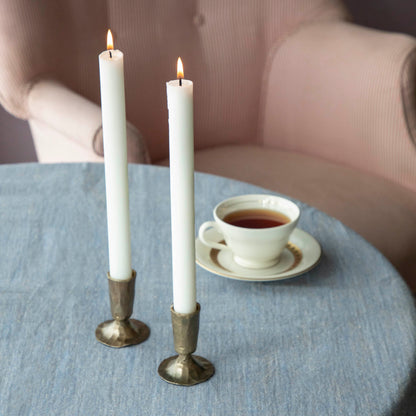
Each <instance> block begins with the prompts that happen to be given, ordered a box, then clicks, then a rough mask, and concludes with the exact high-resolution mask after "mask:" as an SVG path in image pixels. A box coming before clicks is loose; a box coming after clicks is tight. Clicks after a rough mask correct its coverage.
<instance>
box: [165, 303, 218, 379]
mask: <svg viewBox="0 0 416 416" xmlns="http://www.w3.org/2000/svg"><path fill="white" fill-rule="evenodd" d="M200 310H201V306H200V305H199V303H197V304H196V311H195V312H192V313H177V312H175V310H174V309H173V305H172V306H171V307H170V312H171V316H172V329H173V343H174V346H175V351H176V352H177V353H178V354H179V355H175V356H173V357H170V358H167V359H166V360H163V361H162V362H161V363H160V365H159V369H158V373H159V375H160V377H162V379H163V380H165V381H167V382H168V383H171V384H177V385H180V386H193V385H194V384H198V383H203V382H204V381H206V380H208V379H209V378H211V377H212V376H213V375H214V372H215V368H214V366H213V365H212V364H211V363H210V362H209V361H208V360H206V359H205V358H202V357H199V356H197V355H192V353H193V352H195V351H196V345H197V342H198V330H199V312H200Z"/></svg>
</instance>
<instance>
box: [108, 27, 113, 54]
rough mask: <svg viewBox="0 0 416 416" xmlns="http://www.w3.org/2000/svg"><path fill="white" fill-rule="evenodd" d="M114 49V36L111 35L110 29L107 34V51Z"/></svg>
mask: <svg viewBox="0 0 416 416" xmlns="http://www.w3.org/2000/svg"><path fill="white" fill-rule="evenodd" d="M113 49H114V43H113V35H112V33H111V30H110V29H108V32H107V50H113Z"/></svg>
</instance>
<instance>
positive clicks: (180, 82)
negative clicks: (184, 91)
mask: <svg viewBox="0 0 416 416" xmlns="http://www.w3.org/2000/svg"><path fill="white" fill-rule="evenodd" d="M179 86H180V87H182V78H179Z"/></svg>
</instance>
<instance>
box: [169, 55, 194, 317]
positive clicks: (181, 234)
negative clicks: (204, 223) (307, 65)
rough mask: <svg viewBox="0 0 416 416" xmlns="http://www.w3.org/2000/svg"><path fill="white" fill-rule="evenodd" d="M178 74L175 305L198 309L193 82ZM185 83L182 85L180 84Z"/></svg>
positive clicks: (174, 89)
mask: <svg viewBox="0 0 416 416" xmlns="http://www.w3.org/2000/svg"><path fill="white" fill-rule="evenodd" d="M181 65H182V63H181V61H180V58H179V59H178V78H180V81H179V79H177V80H174V81H169V82H167V83H166V90H167V97H168V110H169V160H170V196H171V224H172V272H173V307H174V309H175V311H176V312H178V313H192V312H194V311H195V310H196V284H195V223H194V221H195V212H194V120H193V83H192V81H188V80H183V79H182V78H183V69H182V72H180V69H181V68H180V66H181ZM180 84H181V85H180Z"/></svg>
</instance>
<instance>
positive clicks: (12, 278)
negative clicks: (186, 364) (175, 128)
mask: <svg viewBox="0 0 416 416" xmlns="http://www.w3.org/2000/svg"><path fill="white" fill-rule="evenodd" d="M129 180H130V210H131V229H132V257H133V267H134V268H135V269H136V271H137V274H138V277H137V280H136V297H135V304H134V313H133V317H134V318H136V319H140V320H142V321H143V322H145V323H147V324H148V325H149V326H150V328H151V335H150V338H149V339H148V340H147V341H146V342H145V343H143V344H141V345H138V346H133V347H128V348H123V349H112V348H108V347H105V346H104V345H102V344H100V343H98V342H97V341H96V339H95V335H94V332H95V328H96V326H97V325H98V324H99V323H100V322H102V321H104V320H106V319H110V318H111V314H110V307H109V300H108V285H107V277H106V272H107V270H108V255H107V228H106V207H105V184H104V167H103V165H100V164H66V165H65V164H64V165H37V164H28V165H9V166H1V167H0V316H1V323H0V328H1V332H0V415H2V416H3V415H4V416H6V415H7V416H9V415H36V416H40V415H60V416H63V415H71V416H74V415H152V416H156V415H181V416H186V415H227V416H228V415H255V414H262V415H299V416H308V415H311V416H312V415H313V416H324V415H331V416H333V415H354V416H355V415H390V414H400V415H401V414H403V415H405V414H409V415H414V414H416V410H415V409H416V406H415V387H414V386H415V383H416V381H415V368H416V364H415V352H416V345H415V334H416V314H415V307H414V303H413V299H412V297H411V295H410V293H409V291H408V290H407V288H406V286H405V284H404V283H403V281H402V279H401V278H400V276H399V275H398V274H397V272H396V271H395V270H394V269H393V267H392V266H391V265H390V264H389V263H388V262H387V261H386V259H385V258H384V257H383V256H382V255H381V254H380V253H379V252H378V251H376V250H375V249H374V248H373V247H372V246H370V245H369V244H368V243H366V242H365V241H364V240H363V239H361V238H360V237H359V236H358V235H356V234H355V233H354V232H352V231H351V230H350V229H348V228H347V227H345V226H344V225H343V224H341V223H340V222H338V221H337V220H335V219H333V218H331V217H328V216H327V215H325V214H323V213H321V212H319V211H317V210H316V209H314V208H311V207H309V206H306V205H304V204H300V206H301V209H302V217H301V220H300V223H299V227H300V228H302V229H304V230H305V231H307V232H309V233H311V234H312V235H313V236H315V238H316V239H317V240H318V241H319V242H320V243H321V245H322V249H323V257H322V260H321V263H320V264H319V265H318V267H316V268H315V269H313V270H312V271H310V272H308V273H306V274H304V275H302V276H300V277H297V278H294V279H291V280H286V281H280V282H269V283H252V282H241V281H235V280H229V279H225V278H222V277H219V276H215V275H212V274H211V273H209V272H208V271H206V270H204V269H202V268H199V267H198V268H197V300H198V301H199V303H200V304H201V308H202V310H201V320H200V332H199V342H198V349H197V354H198V355H201V356H203V357H205V358H207V359H209V360H210V361H211V362H212V363H213V364H214V365H215V368H216V373H215V375H214V377H213V378H211V379H210V380H209V381H208V382H206V383H203V384H199V385H196V386H193V387H178V386H174V385H170V384H168V383H166V382H164V381H163V380H161V379H160V378H159V376H158V374H157V368H158V365H159V364H160V362H161V361H162V360H163V359H165V358H167V357H169V356H171V355H174V354H175V351H174V348H173V337H172V329H171V322H170V309H169V308H170V305H171V302H172V280H171V254H170V253H171V246H170V244H171V237H170V205H169V171H168V169H167V168H161V167H155V166H140V165H135V166H129ZM244 193H267V191H266V190H263V189H260V188H258V187H255V186H251V185H248V184H245V183H241V182H237V181H232V180H228V179H224V178H220V177H215V176H211V175H204V174H196V181H195V210H196V225H197V227H198V226H199V225H200V224H201V223H202V222H203V221H205V220H208V219H211V216H212V214H211V212H212V208H213V207H214V206H215V205H216V203H217V202H219V201H220V200H222V199H224V198H227V197H230V196H234V195H239V194H244ZM357 203H359V201H357ZM346 209H354V207H346ZM369 215H371V213H369Z"/></svg>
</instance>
